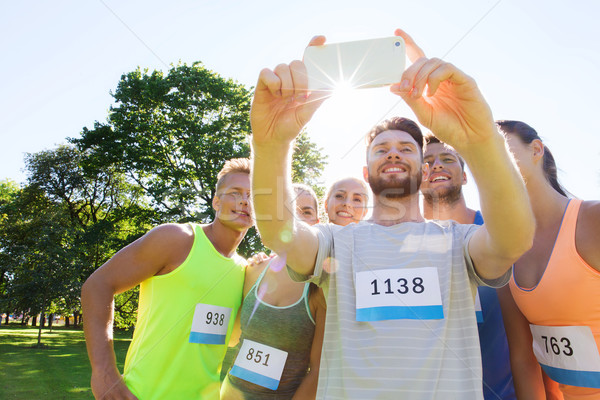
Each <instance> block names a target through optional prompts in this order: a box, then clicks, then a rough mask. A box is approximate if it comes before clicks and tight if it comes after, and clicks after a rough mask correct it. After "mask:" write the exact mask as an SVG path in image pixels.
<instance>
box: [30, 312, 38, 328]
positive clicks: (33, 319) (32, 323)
mask: <svg viewBox="0 0 600 400" xmlns="http://www.w3.org/2000/svg"><path fill="white" fill-rule="evenodd" d="M31 326H37V315H34V316H33V317H31Z"/></svg>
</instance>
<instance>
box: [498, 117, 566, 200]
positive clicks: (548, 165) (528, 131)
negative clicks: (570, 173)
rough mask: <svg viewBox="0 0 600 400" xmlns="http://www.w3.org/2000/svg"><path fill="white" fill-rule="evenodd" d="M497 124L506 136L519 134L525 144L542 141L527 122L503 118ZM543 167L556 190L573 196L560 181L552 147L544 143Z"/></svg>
mask: <svg viewBox="0 0 600 400" xmlns="http://www.w3.org/2000/svg"><path fill="white" fill-rule="evenodd" d="M496 125H497V126H498V129H500V132H502V133H503V134H504V135H505V136H506V135H507V134H512V135H517V136H518V137H519V139H521V141H522V142H523V143H525V144H529V143H531V142H533V141H534V140H535V139H538V140H539V141H542V139H541V138H540V136H539V135H538V133H537V132H536V131H535V129H533V128H532V127H531V126H529V125H527V124H526V123H525V122H521V121H510V120H503V121H496ZM542 168H543V170H544V175H546V179H547V180H548V182H549V183H550V186H552V188H554V190H556V191H557V192H558V193H560V194H562V195H563V196H565V197H572V196H570V193H569V192H568V191H567V190H565V188H564V187H563V186H562V185H561V184H560V183H559V182H558V176H557V171H558V170H557V168H556V162H555V161H554V156H553V155H552V153H551V152H550V149H549V148H548V147H547V146H546V145H544V158H543V166H542Z"/></svg>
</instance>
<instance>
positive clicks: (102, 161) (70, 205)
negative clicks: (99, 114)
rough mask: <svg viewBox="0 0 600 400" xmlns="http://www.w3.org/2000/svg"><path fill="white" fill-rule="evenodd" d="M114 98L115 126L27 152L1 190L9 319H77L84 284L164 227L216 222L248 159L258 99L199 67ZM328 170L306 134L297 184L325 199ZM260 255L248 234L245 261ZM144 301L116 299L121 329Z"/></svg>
mask: <svg viewBox="0 0 600 400" xmlns="http://www.w3.org/2000/svg"><path fill="white" fill-rule="evenodd" d="M112 96H113V98H114V100H115V103H114V104H113V105H112V106H111V107H110V110H109V113H108V116H107V118H106V122H96V123H95V124H94V126H93V128H83V131H82V132H81V134H80V135H79V136H78V137H72V138H69V139H68V142H69V143H68V144H65V145H60V146H57V147H56V148H54V149H50V150H45V151H41V152H39V153H35V154H27V155H26V157H25V164H26V171H27V176H28V178H27V182H26V183H25V184H24V185H22V186H20V185H17V184H16V183H14V182H10V181H2V182H0V312H5V313H7V314H9V313H10V314H19V315H21V314H22V316H23V321H25V320H26V319H27V318H28V317H30V316H34V315H37V314H39V313H41V314H42V315H43V314H50V313H58V314H64V315H71V314H74V315H75V316H77V315H78V314H79V312H80V305H79V293H80V290H81V285H82V284H83V282H84V281H85V280H86V279H87V277H88V276H89V275H90V274H91V273H92V272H93V271H94V270H95V269H97V268H98V267H100V266H101V265H102V264H103V263H104V262H106V261H107V260H108V259H109V258H110V257H111V256H112V255H113V254H114V253H115V252H116V251H118V250H119V249H120V248H122V247H123V246H125V245H126V244H128V243H130V242H132V241H133V240H135V239H137V238H138V237H140V236H141V235H143V234H144V232H146V231H147V230H149V229H150V228H151V227H152V226H155V225H158V224H161V223H167V222H178V223H185V222H189V221H194V222H199V223H209V222H211V221H212V219H213V217H214V213H213V210H212V208H211V207H210V205H211V202H212V198H213V196H214V195H215V184H216V176H217V173H218V172H219V170H220V169H221V168H222V166H223V164H224V162H225V161H226V160H227V159H230V158H234V157H248V156H249V154H250V148H249V136H250V123H249V111H250V103H251V96H252V92H251V90H250V89H248V88H246V87H244V86H243V85H240V84H239V83H237V82H235V81H233V80H231V79H225V78H223V77H221V76H219V75H218V74H217V73H215V72H213V71H210V70H208V69H206V68H204V67H203V66H202V64H201V63H195V64H193V65H191V66H188V65H185V64H180V65H177V66H173V67H172V68H171V69H170V70H169V71H168V72H167V73H166V74H165V73H163V72H161V71H152V72H150V71H148V70H141V69H139V68H138V69H137V70H135V71H132V72H130V73H127V74H124V75H123V76H122V77H121V79H120V81H119V82H118V84H117V87H116V90H115V92H114V93H112ZM325 163H326V157H325V156H324V155H322V154H321V149H319V148H317V147H316V145H315V144H314V143H312V142H311V141H310V140H309V138H308V135H307V133H306V132H302V134H301V135H300V136H299V138H298V139H297V141H296V149H295V152H294V158H293V180H294V181H295V182H303V183H306V184H309V185H311V186H313V187H314V188H315V191H316V192H317V193H318V194H319V195H321V196H322V194H323V192H324V190H323V188H322V187H320V186H319V185H318V182H319V178H320V175H321V171H322V170H323V167H324V166H325ZM262 250H264V247H263V246H262V243H261V242H260V238H259V237H258V235H257V233H256V231H255V230H254V228H252V229H250V230H249V231H248V234H247V235H246V238H245V239H244V241H243V242H242V244H241V245H240V247H239V249H238V252H239V253H240V254H241V255H243V256H250V255H252V254H254V253H256V252H257V251H262ZM137 299H138V288H134V289H132V290H130V291H127V292H125V293H122V294H120V295H118V296H116V298H115V325H116V326H117V327H121V328H128V327H130V326H132V325H133V324H134V323H135V317H136V312H137ZM75 322H77V321H75ZM40 335H41V324H40ZM40 338H41V337H40ZM40 338H38V340H40Z"/></svg>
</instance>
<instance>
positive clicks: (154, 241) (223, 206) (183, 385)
mask: <svg viewBox="0 0 600 400" xmlns="http://www.w3.org/2000/svg"><path fill="white" fill-rule="evenodd" d="M217 178H218V182H217V187H216V195H215V198H214V199H213V203H212V206H213V208H214V210H215V220H214V221H213V222H212V223H210V224H208V225H203V226H200V225H195V224H165V225H160V226H158V227H156V228H154V229H152V230H151V231H149V232H148V233H146V234H145V235H144V236H143V237H141V238H140V239H138V240H136V241H135V242H133V243H131V244H130V245H128V246H127V247H125V248H123V249H121V250H120V251H119V252H118V253H117V254H115V255H114V256H113V257H112V258H111V259H110V260H109V261H107V262H106V263H105V264H104V265H103V266H101V267H100V268H99V269H98V270H96V271H95V272H94V273H93V274H92V275H91V276H90V277H89V278H88V280H87V281H86V282H85V284H84V285H83V288H82V296H81V303H82V306H83V313H84V315H85V326H84V332H85V337H86V344H87V349H88V355H89V358H90V362H91V365H92V379H91V386H92V392H93V394H94V396H95V397H96V398H97V399H100V398H102V399H136V398H139V399H144V400H146V399H164V398H169V399H190V398H203V399H213V398H215V399H217V398H218V396H219V376H218V374H219V369H220V366H221V362H222V359H223V356H224V354H225V351H226V343H227V340H228V339H229V336H230V334H231V330H232V327H233V323H234V321H235V318H236V314H237V311H238V309H239V306H240V304H241V300H242V289H243V284H244V265H245V261H244V260H243V259H242V258H241V257H239V256H238V255H237V254H236V249H237V247H238V245H239V244H240V242H241V241H242V239H243V238H244V235H245V234H246V231H247V230H248V228H250V227H251V226H252V223H253V220H252V205H251V202H250V164H249V160H248V159H233V160H229V161H227V162H226V163H225V166H224V167H223V169H222V170H221V172H219V174H218V176H217ZM138 284H140V285H141V286H140V304H139V309H138V320H137V323H136V330H135V332H134V337H133V341H132V343H131V345H130V347H129V350H128V353H127V358H126V361H125V372H124V374H123V376H121V375H120V373H119V371H118V370H117V367H116V362H115V354H114V350H113V341H112V322H113V297H114V295H115V294H117V293H121V292H123V291H125V290H127V289H130V288H132V287H134V286H136V285H138Z"/></svg>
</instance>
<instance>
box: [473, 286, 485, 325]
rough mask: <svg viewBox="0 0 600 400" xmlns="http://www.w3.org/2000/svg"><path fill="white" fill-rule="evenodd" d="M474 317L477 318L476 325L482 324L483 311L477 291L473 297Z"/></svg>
mask: <svg viewBox="0 0 600 400" xmlns="http://www.w3.org/2000/svg"><path fill="white" fill-rule="evenodd" d="M475 316H476V317H477V323H478V324H481V323H482V322H483V310H482V309H481V299H480V298H479V290H478V291H477V295H476V296H475Z"/></svg>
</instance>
